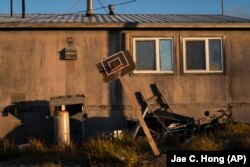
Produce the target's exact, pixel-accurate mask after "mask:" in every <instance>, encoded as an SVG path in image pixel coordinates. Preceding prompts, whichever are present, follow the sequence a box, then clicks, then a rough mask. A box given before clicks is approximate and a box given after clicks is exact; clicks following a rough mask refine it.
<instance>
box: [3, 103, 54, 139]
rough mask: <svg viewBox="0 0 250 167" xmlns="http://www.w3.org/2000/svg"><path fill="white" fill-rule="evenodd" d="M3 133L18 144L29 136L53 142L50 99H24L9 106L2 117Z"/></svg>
mask: <svg viewBox="0 0 250 167" xmlns="http://www.w3.org/2000/svg"><path fill="white" fill-rule="evenodd" d="M0 120H2V121H1V123H0V124H1V127H3V128H2V130H3V131H4V132H3V131H2V133H3V134H6V135H5V136H0V137H2V138H9V139H11V140H12V141H13V142H15V143H16V144H23V143H27V142H28V140H29V138H35V139H40V140H43V141H45V142H48V143H52V142H53V119H52V118H50V117H49V103H48V101H43V100H38V101H24V102H18V103H15V104H13V105H9V106H7V107H6V108H5V109H4V111H3V113H2V116H1V117H0Z"/></svg>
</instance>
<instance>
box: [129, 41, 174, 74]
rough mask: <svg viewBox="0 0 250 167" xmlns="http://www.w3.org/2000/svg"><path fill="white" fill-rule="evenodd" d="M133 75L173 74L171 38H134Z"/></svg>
mask: <svg viewBox="0 0 250 167" xmlns="http://www.w3.org/2000/svg"><path fill="white" fill-rule="evenodd" d="M133 49H134V50H133V53H134V55H133V58H134V61H135V64H136V70H135V71H134V72H135V73H173V40H172V38H134V39H133Z"/></svg>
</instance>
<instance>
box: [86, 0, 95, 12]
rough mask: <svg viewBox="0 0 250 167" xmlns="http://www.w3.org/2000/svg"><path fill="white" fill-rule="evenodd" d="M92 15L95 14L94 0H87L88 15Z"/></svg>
mask: <svg viewBox="0 0 250 167" xmlns="http://www.w3.org/2000/svg"><path fill="white" fill-rule="evenodd" d="M92 15H94V12H93V0H87V11H86V16H92Z"/></svg>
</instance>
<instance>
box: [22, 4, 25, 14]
mask: <svg viewBox="0 0 250 167" xmlns="http://www.w3.org/2000/svg"><path fill="white" fill-rule="evenodd" d="M22 18H25V0H22Z"/></svg>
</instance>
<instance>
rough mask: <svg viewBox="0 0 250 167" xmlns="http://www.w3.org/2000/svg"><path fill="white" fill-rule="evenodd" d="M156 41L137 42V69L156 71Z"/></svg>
mask: <svg viewBox="0 0 250 167" xmlns="http://www.w3.org/2000/svg"><path fill="white" fill-rule="evenodd" d="M155 60H156V59H155V41H136V69H137V70H155V69H156V62H155Z"/></svg>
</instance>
